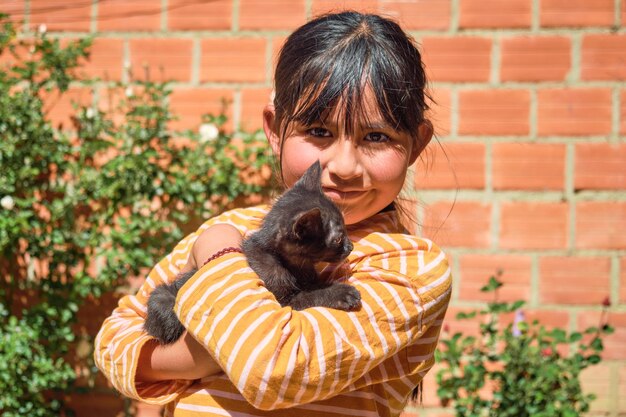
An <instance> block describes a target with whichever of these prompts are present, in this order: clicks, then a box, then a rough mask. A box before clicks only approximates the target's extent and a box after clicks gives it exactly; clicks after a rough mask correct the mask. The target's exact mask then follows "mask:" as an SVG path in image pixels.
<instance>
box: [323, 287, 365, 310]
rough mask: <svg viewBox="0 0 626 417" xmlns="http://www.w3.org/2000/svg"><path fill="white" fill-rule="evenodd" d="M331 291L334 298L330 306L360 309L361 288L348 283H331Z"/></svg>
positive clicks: (340, 308) (339, 308) (338, 308)
mask: <svg viewBox="0 0 626 417" xmlns="http://www.w3.org/2000/svg"><path fill="white" fill-rule="evenodd" d="M330 291H331V293H332V294H333V298H332V299H331V300H330V304H329V305H328V307H331V308H336V309H337V310H345V311H351V310H358V309H359V308H360V307H361V293H360V292H359V290H357V289H356V288H354V287H353V286H351V285H348V284H334V285H331V287H330Z"/></svg>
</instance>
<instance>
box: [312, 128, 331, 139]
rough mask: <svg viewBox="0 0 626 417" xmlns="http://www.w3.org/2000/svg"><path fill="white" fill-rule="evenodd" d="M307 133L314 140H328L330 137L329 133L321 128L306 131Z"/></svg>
mask: <svg viewBox="0 0 626 417" xmlns="http://www.w3.org/2000/svg"><path fill="white" fill-rule="evenodd" d="M307 133H308V134H309V135H311V136H314V137H316V138H329V137H330V136H331V133H330V132H329V131H328V130H326V129H324V128H323V127H312V128H310V129H309V130H307Z"/></svg>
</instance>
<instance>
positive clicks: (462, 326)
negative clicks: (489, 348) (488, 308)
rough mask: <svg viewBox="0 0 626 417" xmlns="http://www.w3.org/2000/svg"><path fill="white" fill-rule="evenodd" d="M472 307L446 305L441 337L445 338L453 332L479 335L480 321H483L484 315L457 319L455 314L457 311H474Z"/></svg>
mask: <svg viewBox="0 0 626 417" xmlns="http://www.w3.org/2000/svg"><path fill="white" fill-rule="evenodd" d="M474 310H475V309H474V308H469V307H463V308H462V307H459V306H456V305H451V306H450V307H448V312H447V313H446V318H445V319H444V321H443V330H442V331H441V338H442V339H443V338H447V337H450V336H453V335H454V334H455V333H462V334H463V335H464V336H479V335H480V323H482V322H483V320H484V317H481V316H478V315H477V316H476V317H473V318H469V319H457V318H456V316H457V314H459V313H470V312H472V311H474Z"/></svg>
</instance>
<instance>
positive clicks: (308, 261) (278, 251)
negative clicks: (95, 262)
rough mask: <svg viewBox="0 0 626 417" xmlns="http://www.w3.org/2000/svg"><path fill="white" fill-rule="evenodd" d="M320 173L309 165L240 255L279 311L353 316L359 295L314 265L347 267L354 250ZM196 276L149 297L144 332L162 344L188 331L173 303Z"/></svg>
mask: <svg viewBox="0 0 626 417" xmlns="http://www.w3.org/2000/svg"><path fill="white" fill-rule="evenodd" d="M321 170H322V169H321V166H320V163H319V161H318V162H316V163H314V164H313V165H311V167H310V168H309V169H308V170H307V171H306V172H305V173H304V175H303V176H302V178H300V180H298V182H296V184H295V185H294V186H293V187H292V188H291V189H290V190H288V191H287V192H285V193H284V194H283V195H282V196H281V197H280V198H279V199H278V200H277V201H276V202H275V203H274V205H273V206H272V208H271V210H270V211H269V212H268V213H267V215H266V216H265V218H264V220H263V225H262V226H261V228H260V229H259V230H258V231H257V232H256V233H253V234H252V235H251V236H250V237H248V238H247V239H245V240H244V241H243V242H242V244H241V249H242V251H243V253H244V254H245V255H246V258H247V260H248V263H249V264H250V267H251V268H252V269H253V270H254V271H255V272H256V273H257V274H258V276H259V277H260V278H261V279H262V280H263V281H264V282H265V286H266V288H267V289H268V290H269V291H271V292H272V293H273V294H274V295H275V296H276V299H277V300H278V302H279V303H280V304H281V305H283V306H286V305H288V306H291V307H292V308H294V309H296V310H302V309H305V308H307V307H314V306H322V307H330V308H335V309H339V310H352V309H356V308H358V307H360V305H361V294H360V293H359V291H358V290H357V289H356V288H354V287H352V286H350V285H347V284H342V283H338V282H324V281H322V280H321V279H320V277H319V276H318V274H317V272H316V271H315V267H314V265H315V263H316V262H321V261H324V262H330V263H336V262H340V261H343V260H344V259H345V258H346V257H347V256H348V255H349V254H350V252H351V251H352V248H353V247H352V243H351V242H350V240H349V238H348V234H347V232H346V227H345V225H344V222H343V216H342V214H341V212H340V211H339V209H338V208H337V207H336V206H335V205H334V204H333V203H332V202H331V201H330V200H329V199H328V198H327V197H326V196H325V195H324V193H323V192H322V186H321ZM195 272H196V270H194V271H191V272H189V273H186V274H182V275H181V276H180V277H178V278H177V279H176V281H174V282H172V283H171V284H167V285H162V286H159V287H157V288H156V289H155V290H154V291H153V292H152V294H151V295H150V299H149V300H148V316H147V318H146V322H145V325H144V327H145V329H146V331H147V332H148V333H149V334H150V335H152V336H154V337H156V338H157V339H159V340H160V342H161V343H163V344H169V343H173V342H175V341H176V340H178V338H179V337H180V336H181V334H182V333H183V331H184V328H183V325H182V324H181V323H180V321H179V320H178V317H176V314H174V311H173V308H174V302H175V300H176V294H177V293H178V290H179V289H180V288H181V287H182V286H183V284H184V283H185V282H187V280H189V278H191V276H193V274H194V273H195Z"/></svg>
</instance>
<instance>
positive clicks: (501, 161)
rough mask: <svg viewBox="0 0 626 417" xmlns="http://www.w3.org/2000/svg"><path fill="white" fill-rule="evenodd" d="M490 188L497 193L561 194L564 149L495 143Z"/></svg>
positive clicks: (539, 145) (562, 147)
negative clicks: (511, 191) (520, 191)
mask: <svg viewBox="0 0 626 417" xmlns="http://www.w3.org/2000/svg"><path fill="white" fill-rule="evenodd" d="M492 161H493V163H492V166H493V188H494V189H496V190H562V189H563V187H564V186H565V145H563V144H537V143H494V144H493V153H492Z"/></svg>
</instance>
